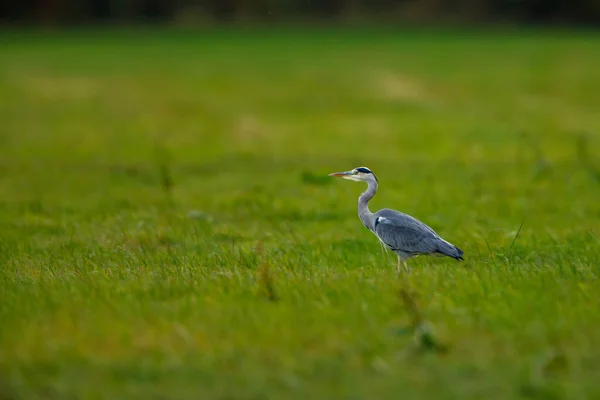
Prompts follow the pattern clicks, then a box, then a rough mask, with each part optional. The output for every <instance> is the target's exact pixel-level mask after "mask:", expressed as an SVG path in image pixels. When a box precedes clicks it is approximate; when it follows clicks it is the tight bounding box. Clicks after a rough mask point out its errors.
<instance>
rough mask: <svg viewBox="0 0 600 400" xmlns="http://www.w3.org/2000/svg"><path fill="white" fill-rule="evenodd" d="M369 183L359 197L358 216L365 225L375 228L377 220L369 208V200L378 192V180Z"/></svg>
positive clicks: (371, 228)
mask: <svg viewBox="0 0 600 400" xmlns="http://www.w3.org/2000/svg"><path fill="white" fill-rule="evenodd" d="M368 184H369V186H368V187H367V190H365V192H364V193H363V194H361V195H360V196H359V197H358V216H359V217H360V220H361V221H362V223H363V225H364V226H366V227H367V228H368V229H370V230H373V229H374V224H375V221H374V217H373V213H372V212H371V210H369V200H371V199H372V198H373V196H375V193H376V192H377V181H369V182H368Z"/></svg>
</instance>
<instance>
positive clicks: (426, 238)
mask: <svg viewBox="0 0 600 400" xmlns="http://www.w3.org/2000/svg"><path fill="white" fill-rule="evenodd" d="M374 230H375V234H376V235H377V236H378V237H379V239H380V240H381V241H382V242H383V243H384V244H386V245H387V246H388V247H389V248H390V249H391V250H396V251H402V252H405V253H410V254H427V253H433V252H436V251H437V250H438V243H439V241H440V240H441V239H440V237H439V236H438V235H437V234H436V233H435V232H434V231H433V229H431V228H430V227H428V226H427V225H425V224H424V223H423V222H421V221H419V220H417V219H415V218H413V217H411V216H410V215H407V214H403V213H400V212H398V211H394V210H387V209H386V210H381V211H380V212H378V213H376V217H375V229H374Z"/></svg>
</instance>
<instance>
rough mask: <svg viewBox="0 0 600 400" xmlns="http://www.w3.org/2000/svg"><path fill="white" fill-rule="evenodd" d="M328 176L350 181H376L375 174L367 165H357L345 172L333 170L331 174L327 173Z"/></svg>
mask: <svg viewBox="0 0 600 400" xmlns="http://www.w3.org/2000/svg"><path fill="white" fill-rule="evenodd" d="M329 176H335V177H338V178H344V179H349V180H351V181H357V182H369V181H371V180H374V181H377V178H376V177H375V175H374V174H373V173H372V172H371V170H370V169H369V168H367V167H358V168H354V169H353V170H351V171H345V172H334V173H332V174H329Z"/></svg>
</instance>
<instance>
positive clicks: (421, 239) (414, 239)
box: [330, 167, 463, 271]
mask: <svg viewBox="0 0 600 400" xmlns="http://www.w3.org/2000/svg"><path fill="white" fill-rule="evenodd" d="M330 175H331V176H339V177H342V178H345V179H350V180H354V181H359V182H367V184H368V187H367V190H366V191H365V192H364V193H362V194H361V195H360V197H359V198H358V216H359V218H360V220H361V222H362V223H363V225H364V226H365V227H367V229H369V230H370V231H371V232H373V233H374V234H375V236H377V238H378V239H379V240H380V241H381V243H382V244H383V245H384V246H385V247H386V248H388V249H390V250H392V251H393V252H394V253H396V254H397V256H398V270H399V271H400V264H401V263H402V264H404V266H405V268H406V269H408V266H407V264H406V260H408V259H409V258H411V257H415V256H419V255H439V256H448V257H452V258H454V259H456V260H459V261H460V260H462V259H463V258H462V256H463V251H462V250H461V249H459V248H458V247H456V246H454V245H453V244H451V243H449V242H447V241H446V240H444V239H442V238H441V237H440V236H439V235H438V234H437V233H436V232H435V231H434V230H433V229H431V228H430V227H429V226H427V225H426V224H424V223H423V222H421V221H419V220H418V219H416V218H414V217H411V216H410V215H408V214H404V213H401V212H399V211H395V210H391V209H389V208H384V209H382V210H379V211H377V212H376V213H371V211H370V210H369V207H368V203H369V200H371V199H372V198H373V196H375V193H376V192H377V187H378V181H377V178H376V177H375V175H374V174H373V173H372V172H371V170H369V169H368V168H366V167H359V168H355V169H353V170H352V171H346V172H336V173H333V174H330Z"/></svg>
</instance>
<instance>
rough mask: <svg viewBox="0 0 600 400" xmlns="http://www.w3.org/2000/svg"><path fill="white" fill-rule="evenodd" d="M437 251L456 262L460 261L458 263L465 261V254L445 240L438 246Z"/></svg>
mask: <svg viewBox="0 0 600 400" xmlns="http://www.w3.org/2000/svg"><path fill="white" fill-rule="evenodd" d="M437 251H438V252H439V253H442V254H444V255H446V256H448V257H452V258H454V259H455V260H458V261H462V260H463V254H464V253H463V251H462V250H461V249H459V248H458V247H456V246H455V245H453V244H452V243H448V242H446V241H445V240H444V239H442V240H441V241H440V243H439V244H438V250H437Z"/></svg>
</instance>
